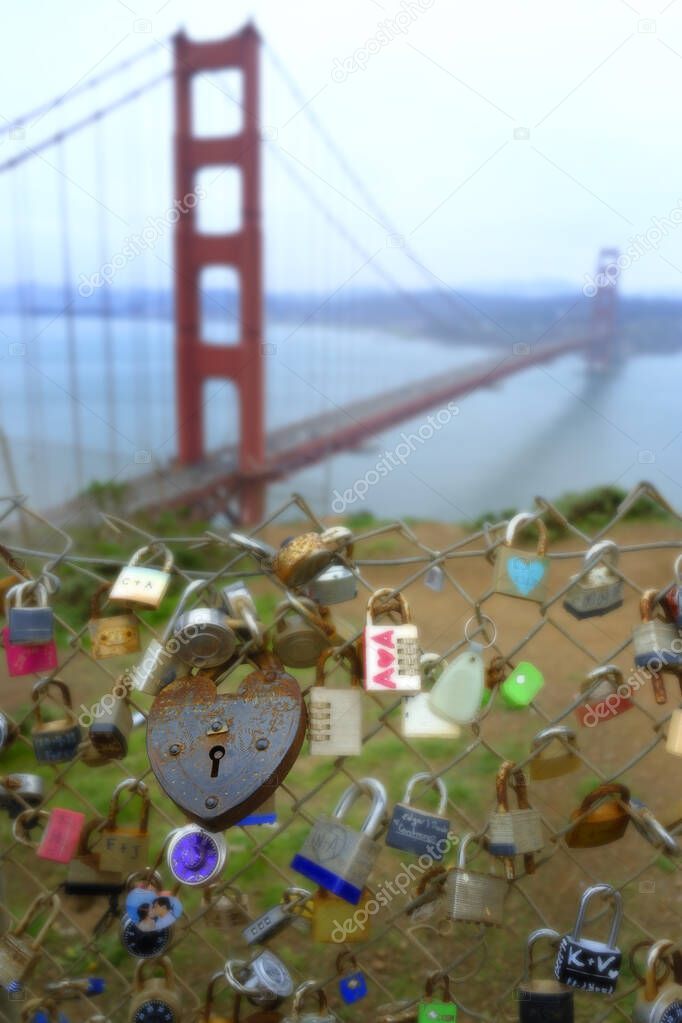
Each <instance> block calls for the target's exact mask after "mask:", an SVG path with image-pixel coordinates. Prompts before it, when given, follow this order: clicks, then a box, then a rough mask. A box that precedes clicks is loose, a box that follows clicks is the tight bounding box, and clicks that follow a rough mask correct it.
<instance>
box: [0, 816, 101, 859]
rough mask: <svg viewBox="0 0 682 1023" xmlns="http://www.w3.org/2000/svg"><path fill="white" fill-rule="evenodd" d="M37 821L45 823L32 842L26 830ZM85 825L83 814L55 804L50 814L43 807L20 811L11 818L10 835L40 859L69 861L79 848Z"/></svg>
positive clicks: (37, 822)
mask: <svg viewBox="0 0 682 1023" xmlns="http://www.w3.org/2000/svg"><path fill="white" fill-rule="evenodd" d="M36 824H44V825H45V830H44V831H43V834H42V837H41V839H40V842H39V843H34V842H33V841H31V838H30V836H29V831H28V828H29V826H31V827H34V826H35V825H36ZM84 826H85V814H83V813H79V812H78V811H77V810H64V809H62V808H61V807H59V806H56V807H54V808H53V809H52V810H50V812H49V813H48V812H47V811H46V810H23V811H22V812H21V813H20V814H19V816H18V817H16V818H15V820H14V824H13V826H12V834H13V835H14V838H15V839H16V840H17V842H20V843H21V844H22V845H26V846H28V847H29V848H30V849H35V853H36V856H38V857H39V859H41V860H51V861H52V862H53V863H70V862H71V860H72V859H73V857H74V856H75V855H76V852H77V850H78V843H79V842H80V838H81V834H82V831H83V828H84Z"/></svg>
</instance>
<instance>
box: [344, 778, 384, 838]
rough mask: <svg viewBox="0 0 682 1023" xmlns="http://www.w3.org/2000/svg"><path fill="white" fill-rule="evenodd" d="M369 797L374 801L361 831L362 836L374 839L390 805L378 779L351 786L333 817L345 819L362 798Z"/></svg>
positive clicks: (359, 782)
mask: <svg viewBox="0 0 682 1023" xmlns="http://www.w3.org/2000/svg"><path fill="white" fill-rule="evenodd" d="M363 795H365V796H369V798H370V799H371V800H372V805H371V807H370V809H369V813H368V814H367V816H366V817H365V820H364V821H363V824H362V827H361V828H360V831H361V832H362V834H364V835H367V836H368V837H369V838H374V837H375V835H376V832H377V831H378V830H379V828H380V827H381V825H382V824H383V822H384V819H385V817H386V807H387V804H388V795H387V794H386V789H385V787H384V785H383V784H382V782H380V781H378V779H376V778H360V779H359V781H357V782H353V784H352V785H349V786H348V788H347V789H346V790H345V792H343V793H342V795H341V798H340V799H339V801H338V803H337V804H336V807H335V809H334V812H333V814H332V817H339V818H343V817H344V816H345V815H346V813H347V812H348V811H349V810H350V808H351V806H352V805H353V803H355V801H356V800H357V799H359V798H360V796H363Z"/></svg>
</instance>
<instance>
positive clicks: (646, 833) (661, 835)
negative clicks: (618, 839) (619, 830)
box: [628, 799, 682, 856]
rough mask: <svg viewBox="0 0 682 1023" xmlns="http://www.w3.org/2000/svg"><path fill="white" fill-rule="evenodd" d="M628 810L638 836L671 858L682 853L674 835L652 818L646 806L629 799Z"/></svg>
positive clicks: (638, 801)
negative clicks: (641, 836)
mask: <svg viewBox="0 0 682 1023" xmlns="http://www.w3.org/2000/svg"><path fill="white" fill-rule="evenodd" d="M628 810H629V813H630V817H631V818H632V823H633V825H634V826H635V828H636V829H637V831H639V833H640V835H643V837H644V838H646V840H647V842H651V844H652V845H653V846H654V847H655V848H658V847H661V848H662V849H663V851H664V852H667V853H670V855H672V856H679V855H680V854H681V853H682V849H680V846H679V843H678V841H677V839H676V838H675V836H674V835H671V834H670V831H669V830H668V829H667V828H666V827H665V826H664V825H663V824H661V822H660V821H659V819H658V818H657V817H654V815H653V813H652V812H651V810H650V809H649V807H648V806H645V805H644V803H642V802H641V801H640V800H639V799H631V800H630V802H629V804H628Z"/></svg>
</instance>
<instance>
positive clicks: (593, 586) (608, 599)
mask: <svg viewBox="0 0 682 1023" xmlns="http://www.w3.org/2000/svg"><path fill="white" fill-rule="evenodd" d="M617 567H618V544H616V543H614V542H613V540H601V541H600V542H599V543H596V544H594V546H592V547H590V549H589V550H588V552H587V554H586V555H585V561H584V564H583V570H582V572H581V573H580V574H579V575H575V576H572V578H571V582H572V583H573V585H572V586H571V588H570V590H569V591H568V593H567V594H566V596H565V597H564V607H565V608H566V610H567V611H569V612H570V614H572V615H573V617H574V618H596V617H598V616H599V615H606V614H608V613H609V611H615V610H616V608H618V607H622V606H623V580H622V579H621V577H620V576H619V575H618V574H617V572H615V571H614V569H616V568H617Z"/></svg>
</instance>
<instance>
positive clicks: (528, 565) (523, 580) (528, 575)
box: [507, 558, 545, 597]
mask: <svg viewBox="0 0 682 1023" xmlns="http://www.w3.org/2000/svg"><path fill="white" fill-rule="evenodd" d="M544 574H545V565H544V563H543V562H542V561H537V560H533V561H526V560H525V558H509V560H508V561H507V575H508V576H509V578H510V579H511V581H512V583H513V584H514V586H515V587H516V589H517V590H518V591H519V593H521V594H522V595H523V596H524V597H527V596H528V594H529V593H531V592H532V591H533V590H534V589H535V587H536V586H538V585H539V583H541V582H542V579H543V577H544Z"/></svg>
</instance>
